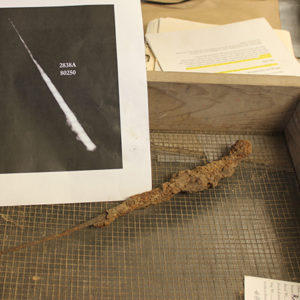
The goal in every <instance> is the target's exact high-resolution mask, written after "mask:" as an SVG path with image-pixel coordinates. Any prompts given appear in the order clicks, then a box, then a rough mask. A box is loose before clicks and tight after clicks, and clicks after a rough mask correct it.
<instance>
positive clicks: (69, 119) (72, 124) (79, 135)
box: [8, 19, 96, 151]
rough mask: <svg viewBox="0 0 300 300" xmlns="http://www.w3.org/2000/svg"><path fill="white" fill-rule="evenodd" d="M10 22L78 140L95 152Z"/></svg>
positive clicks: (87, 137)
mask: <svg viewBox="0 0 300 300" xmlns="http://www.w3.org/2000/svg"><path fill="white" fill-rule="evenodd" d="M8 20H9V22H10V23H11V25H12V27H13V28H14V30H15V31H16V33H17V35H18V36H19V38H20V40H21V42H22V44H23V45H24V47H25V49H26V50H27V52H28V54H29V56H30V58H31V59H32V61H33V62H34V64H35V66H36V67H37V69H38V70H39V72H40V74H41V76H42V78H43V80H44V81H45V83H46V84H47V86H48V88H49V90H50V92H51V93H52V95H53V97H54V98H55V100H56V101H57V103H58V105H59V106H60V108H61V109H62V111H63V112H64V114H65V116H66V119H67V124H68V125H69V126H70V127H71V130H72V131H73V132H75V133H76V135H77V139H78V140H79V141H81V142H82V143H83V144H84V145H85V147H86V149H87V150H88V151H94V150H95V149H96V145H95V144H94V143H93V142H92V141H91V139H90V138H89V136H88V135H87V133H86V132H85V131H84V129H83V128H82V126H81V125H80V123H79V122H78V120H77V118H76V116H75V115H74V113H73V112H72V110H71V109H70V108H69V106H68V105H67V103H66V102H65V100H64V99H63V97H62V96H61V94H60V93H59V91H58V90H57V88H56V87H55V86H54V84H53V83H52V81H51V79H50V78H49V77H48V75H47V74H46V73H45V71H44V70H43V69H42V67H41V66H40V65H39V63H38V62H37V61H36V60H35V58H34V57H33V55H32V53H31V51H30V49H29V48H28V46H27V45H26V43H25V41H24V40H23V38H22V37H21V35H20V33H19V31H18V29H17V28H16V26H15V24H14V23H13V22H12V20H10V19H8Z"/></svg>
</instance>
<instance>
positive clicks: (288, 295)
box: [245, 276, 300, 300]
mask: <svg viewBox="0 0 300 300" xmlns="http://www.w3.org/2000/svg"><path fill="white" fill-rule="evenodd" d="M298 299H300V283H296V282H290V281H282V280H273V279H268V278H260V277H252V276H245V300H298Z"/></svg>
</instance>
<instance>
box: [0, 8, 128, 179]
mask: <svg viewBox="0 0 300 300" xmlns="http://www.w3.org/2000/svg"><path fill="white" fill-rule="evenodd" d="M0 36H1V40H2V42H1V47H0V72H1V73H0V128H1V130H0V143H1V145H0V174H4V173H28V172H53V171H83V170H106V169H121V168H122V166H123V163H122V147H121V144H122V143H121V125H120V103H119V84H118V61H117V50H116V33H115V14H114V5H88V6H68V7H26V8H2V9H0Z"/></svg>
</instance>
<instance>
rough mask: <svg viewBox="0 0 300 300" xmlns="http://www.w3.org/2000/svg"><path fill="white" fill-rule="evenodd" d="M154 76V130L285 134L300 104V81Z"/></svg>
mask: <svg viewBox="0 0 300 300" xmlns="http://www.w3.org/2000/svg"><path fill="white" fill-rule="evenodd" d="M219 75H221V74H192V73H187V74H184V75H182V73H160V72H148V93H149V111H150V128H151V129H159V130H170V129H171V130H202V131H203V130H204V131H228V132H230V131H245V130H246V131H249V130H250V131H283V129H284V128H285V126H286V125H287V122H288V120H289V119H290V118H291V116H292V114H293V112H294V110H295V108H296V105H297V103H298V101H299V99H300V82H299V78H295V77H286V76H276V77H275V76H251V75H238V76H235V75H231V74H230V75H228V74H226V75H224V74H222V75H221V76H219Z"/></svg>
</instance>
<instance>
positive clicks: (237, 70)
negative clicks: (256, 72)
mask: <svg viewBox="0 0 300 300" xmlns="http://www.w3.org/2000/svg"><path fill="white" fill-rule="evenodd" d="M277 65H278V64H277V63H274V64H267V65H261V66H255V67H249V68H242V69H235V70H230V71H223V72H218V73H232V72H239V71H246V70H253V69H259V68H267V67H272V66H277Z"/></svg>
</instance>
